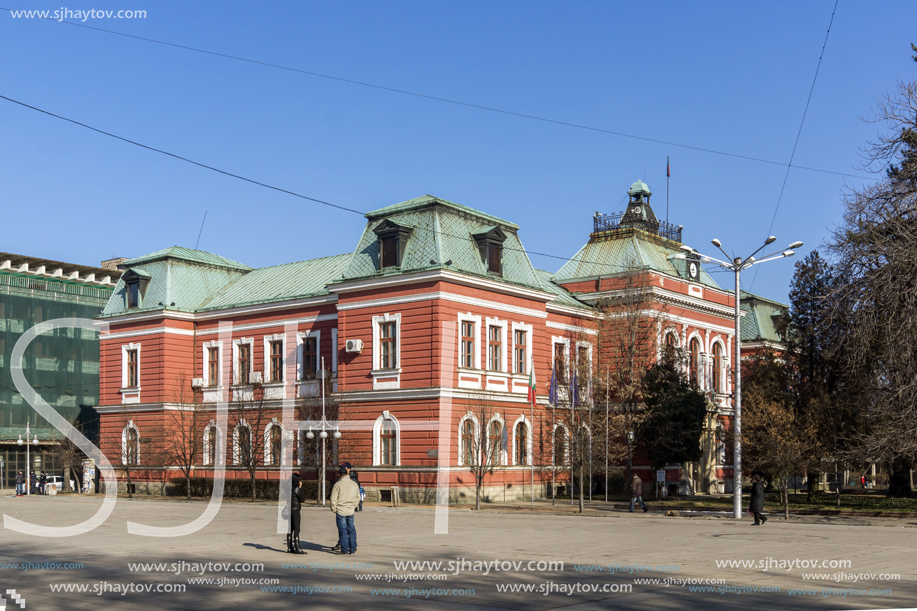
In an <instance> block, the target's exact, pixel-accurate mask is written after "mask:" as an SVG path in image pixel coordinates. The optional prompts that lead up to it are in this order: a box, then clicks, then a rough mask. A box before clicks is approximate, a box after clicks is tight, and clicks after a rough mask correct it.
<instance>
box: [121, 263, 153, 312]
mask: <svg viewBox="0 0 917 611" xmlns="http://www.w3.org/2000/svg"><path fill="white" fill-rule="evenodd" d="M123 279H124V295H125V301H126V306H127V308H128V309H130V308H139V307H142V305H143V296H144V295H145V294H146V287H147V285H148V284H149V283H150V275H149V274H148V273H146V272H144V271H140V270H134V269H129V270H127V271H126V272H125V273H124V276H123Z"/></svg>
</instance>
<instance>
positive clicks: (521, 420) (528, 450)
mask: <svg viewBox="0 0 917 611" xmlns="http://www.w3.org/2000/svg"><path fill="white" fill-rule="evenodd" d="M520 424H524V425H525V431H526V433H525V464H524V465H520V464H519V463H518V462H516V455H517V452H516V449H517V448H516V438H517V435H516V430H517V427H518V426H519V425H520ZM512 464H513V465H515V466H517V467H524V466H526V465H528V466H531V464H532V423H531V421H529V419H528V418H526V417H525V414H521V415H520V416H519V417H518V418H516V420H515V422H513V460H512Z"/></svg>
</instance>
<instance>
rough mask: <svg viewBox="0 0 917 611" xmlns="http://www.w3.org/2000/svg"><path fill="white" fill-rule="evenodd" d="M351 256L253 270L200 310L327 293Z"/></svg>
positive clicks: (345, 255) (338, 256)
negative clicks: (330, 284)
mask: <svg viewBox="0 0 917 611" xmlns="http://www.w3.org/2000/svg"><path fill="white" fill-rule="evenodd" d="M350 259H351V254H350V253H347V254H343V255H334V256H331V257H323V258H321V259H311V260H308V261H298V262H296V263H286V264H284V265H275V266H273V267H262V268H260V269H256V270H254V271H251V272H249V273H247V274H245V275H244V276H242V277H241V278H239V279H238V280H236V281H235V282H233V283H232V284H231V285H229V286H228V287H226V288H225V289H223V290H221V291H220V292H219V294H217V295H215V296H214V297H213V298H212V299H211V300H210V301H208V302H207V303H205V304H204V305H203V306H202V307H201V308H199V310H218V309H223V308H229V307H234V306H240V305H252V304H256V303H265V302H270V301H284V300H287V299H297V298H301V297H311V296H317V295H327V294H328V289H327V288H326V287H327V285H328V284H329V283H331V282H333V281H334V280H335V279H338V278H340V277H341V274H342V273H343V272H344V270H345V269H346V268H347V265H348V264H349V262H350Z"/></svg>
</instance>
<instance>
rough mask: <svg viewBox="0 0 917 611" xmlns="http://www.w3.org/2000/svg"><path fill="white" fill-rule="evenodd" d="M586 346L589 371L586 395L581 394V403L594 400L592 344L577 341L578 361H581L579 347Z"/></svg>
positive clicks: (587, 373)
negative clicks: (592, 391)
mask: <svg viewBox="0 0 917 611" xmlns="http://www.w3.org/2000/svg"><path fill="white" fill-rule="evenodd" d="M582 347H585V348H586V363H587V365H586V367H587V368H588V371H587V372H586V393H585V394H586V396H580V398H579V400H580V404H588V403H589V402H590V401H591V400H592V393H591V392H590V391H591V390H592V344H591V343H590V342H587V341H584V340H577V342H576V362H577V364H578V363H579V349H580V348H582ZM574 366H575V365H574ZM577 381H579V380H578V379H577ZM571 382H572V380H571Z"/></svg>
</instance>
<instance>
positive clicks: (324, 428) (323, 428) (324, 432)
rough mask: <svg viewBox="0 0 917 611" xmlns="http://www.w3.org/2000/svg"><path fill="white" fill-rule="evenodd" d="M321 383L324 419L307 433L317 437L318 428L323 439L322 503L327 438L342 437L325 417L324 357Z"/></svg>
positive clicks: (308, 436) (323, 501)
mask: <svg viewBox="0 0 917 611" xmlns="http://www.w3.org/2000/svg"><path fill="white" fill-rule="evenodd" d="M319 385H320V386H321V387H322V419H321V420H320V421H319V422H318V424H317V425H314V426H310V427H309V431H308V432H307V433H306V439H309V440H312V439H315V433H313V432H312V429H313V428H316V429H318V431H319V433H318V436H319V437H320V438H321V440H322V505H324V504H325V471H326V470H327V467H326V465H325V461H326V458H325V440H326V439H328V433H329V432H331V434H332V436H333V437H334V438H335V439H340V438H341V431H340V430H339V427H338V426H336V425H333V424H331V423H330V422H328V420H327V419H326V418H325V358H324V357H322V375H321V380H320V382H319Z"/></svg>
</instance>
